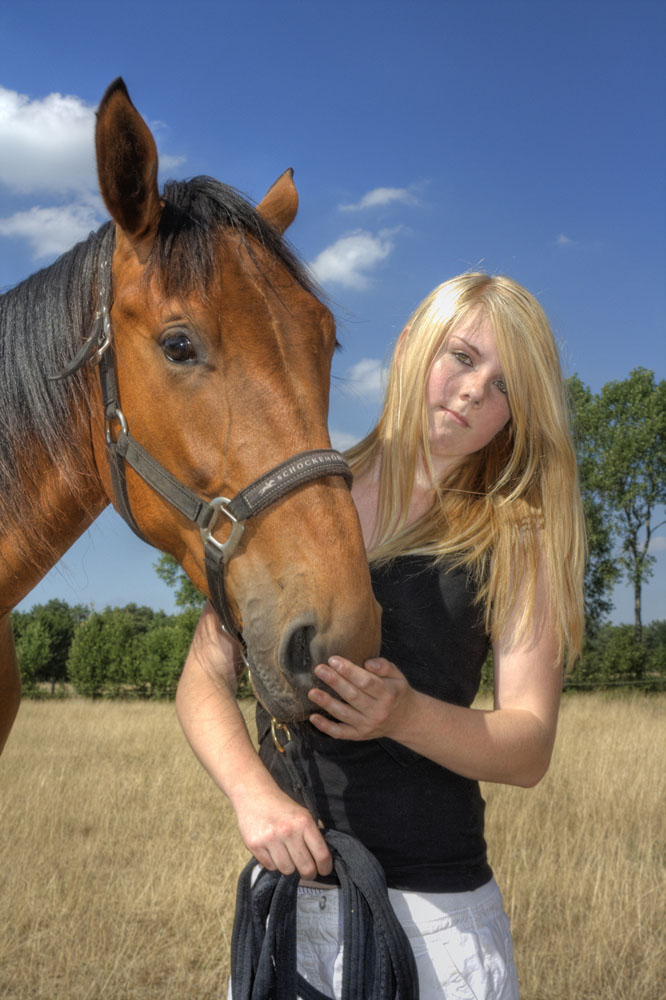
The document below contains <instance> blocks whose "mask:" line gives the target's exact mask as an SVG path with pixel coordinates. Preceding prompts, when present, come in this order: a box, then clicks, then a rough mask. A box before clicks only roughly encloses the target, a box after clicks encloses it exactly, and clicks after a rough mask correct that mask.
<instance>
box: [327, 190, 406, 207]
mask: <svg viewBox="0 0 666 1000" xmlns="http://www.w3.org/2000/svg"><path fill="white" fill-rule="evenodd" d="M394 201H398V202H402V203H403V204H404V205H416V204H418V202H417V200H416V198H415V197H414V195H413V194H412V193H411V191H410V190H409V189H408V188H391V187H378V188H373V189H372V191H368V192H367V193H366V194H364V195H363V197H362V198H361V200H360V201H359V202H357V203H356V204H355V205H339V206H338V208H339V209H340V211H341V212H359V211H362V210H363V209H364V208H377V207H378V206H381V205H390V204H391V202H394Z"/></svg>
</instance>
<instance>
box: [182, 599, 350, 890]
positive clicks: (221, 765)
mask: <svg viewBox="0 0 666 1000" xmlns="http://www.w3.org/2000/svg"><path fill="white" fill-rule="evenodd" d="M238 666H239V655H238V647H237V646H236V644H235V643H234V642H233V641H232V640H231V639H230V638H229V636H228V635H226V634H225V633H224V632H222V631H221V629H220V627H219V624H218V620H217V616H216V614H215V612H214V610H213V608H212V607H211V606H210V604H207V605H206V607H205V608H204V611H203V614H202V616H201V618H200V620H199V624H198V625H197V628H196V632H195V634H194V639H193V641H192V646H191V648H190V652H189V654H188V657H187V660H186V662H185V667H184V669H183V673H182V675H181V678H180V682H179V684H178V690H177V693H176V711H177V713H178V718H179V720H180V724H181V726H182V727H183V730H184V732H185V735H186V737H187V739H188V742H189V744H190V746H191V747H192V749H193V751H194V753H195V754H196V756H197V757H198V758H199V760H200V762H201V763H202V764H203V766H204V767H205V768H206V770H207V771H208V773H209V774H210V776H211V778H212V779H213V781H214V782H215V784H216V785H217V786H218V788H220V789H221V790H222V791H223V792H224V793H225V795H227V796H228V797H229V799H230V801H231V804H232V806H233V808H234V811H235V813H236V819H237V821H238V826H239V829H240V833H241V836H242V838H243V841H244V843H245V845H246V847H247V848H248V850H250V851H251V852H252V854H253V855H254V856H255V858H256V859H257V861H258V862H259V864H261V865H263V866H264V867H265V868H268V869H270V870H271V871H272V870H275V869H277V870H278V871H280V872H282V873H283V874H284V875H289V874H291V872H293V871H294V870H295V869H298V871H299V872H300V874H301V875H302V876H303V877H304V878H308V879H312V878H314V877H315V876H316V874H317V872H318V873H319V874H321V875H328V874H329V873H330V872H331V870H332V861H331V856H330V853H329V851H328V847H327V846H326V842H325V840H324V838H323V837H322V834H321V832H320V830H319V829H318V827H317V824H316V823H315V821H314V820H313V818H312V816H311V815H310V813H309V812H308V811H307V810H306V809H304V808H302V806H299V805H298V804H297V803H296V802H294V801H293V799H290V798H289V796H288V795H286V794H285V793H284V792H283V791H282V790H281V789H280V788H279V787H278V786H277V784H276V783H275V781H274V780H273V778H272V777H271V776H270V774H269V773H268V771H267V770H266V768H265V767H264V765H263V763H262V762H261V760H260V759H259V756H258V754H257V752H256V751H255V749H254V746H253V745H252V741H251V739H250V735H249V733H248V731H247V727H246V726H245V722H244V720H243V716H242V715H241V712H240V709H239V707H238V704H237V702H236V697H235V692H236V683H237V671H238Z"/></svg>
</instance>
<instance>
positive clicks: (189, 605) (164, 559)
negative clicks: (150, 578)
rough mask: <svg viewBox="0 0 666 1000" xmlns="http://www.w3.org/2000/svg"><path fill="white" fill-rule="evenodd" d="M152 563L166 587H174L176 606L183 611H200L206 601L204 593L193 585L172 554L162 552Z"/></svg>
mask: <svg viewBox="0 0 666 1000" xmlns="http://www.w3.org/2000/svg"><path fill="white" fill-rule="evenodd" d="M153 565H154V567H155V571H156V572H157V575H158V576H159V578H160V579H161V580H164V582H165V583H166V585H167V586H168V587H175V588H176V595H175V598H174V599H175V602H176V607H178V608H182V609H183V611H187V610H189V609H195V610H196V611H201V609H202V608H203V606H204V603H205V601H206V595H205V594H203V593H202V592H201V591H200V590H199V589H198V588H197V587H195V586H194V584H193V583H192V581H191V580H190V578H189V577H188V576H187V575H186V574H185V573H184V571H183V570H182V569H181V567H180V566H179V564H178V563H177V562H176V560H175V559H174V557H173V556H170V555H168V554H167V553H166V552H163V553H162V555H161V556H160V557H159V559H158V560H157V562H156V563H153Z"/></svg>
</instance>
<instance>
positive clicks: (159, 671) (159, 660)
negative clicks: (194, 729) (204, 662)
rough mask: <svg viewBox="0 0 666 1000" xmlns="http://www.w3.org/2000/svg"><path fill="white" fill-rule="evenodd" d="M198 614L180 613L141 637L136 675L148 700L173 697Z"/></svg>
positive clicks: (156, 625) (158, 624)
mask: <svg viewBox="0 0 666 1000" xmlns="http://www.w3.org/2000/svg"><path fill="white" fill-rule="evenodd" d="M197 617H198V615H197V614H192V612H184V613H183V614H182V615H174V616H173V617H171V618H168V619H165V620H164V621H162V622H159V623H156V624H155V625H154V626H153V627H152V628H151V629H149V630H148V631H147V632H146V633H145V635H144V636H143V638H142V641H141V644H140V646H139V655H140V657H141V667H140V676H141V679H142V682H143V685H144V689H145V696H146V697H149V698H174V697H175V694H176V687H177V685H178V680H179V678H180V675H181V672H182V669H183V665H184V663H185V658H186V656H187V652H188V650H189V648H190V644H191V642H192V636H193V634H194V629H195V626H196V620H197Z"/></svg>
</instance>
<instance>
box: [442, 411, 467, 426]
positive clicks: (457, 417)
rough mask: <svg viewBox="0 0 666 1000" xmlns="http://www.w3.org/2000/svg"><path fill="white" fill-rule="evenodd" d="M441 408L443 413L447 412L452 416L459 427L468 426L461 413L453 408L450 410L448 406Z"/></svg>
mask: <svg viewBox="0 0 666 1000" xmlns="http://www.w3.org/2000/svg"><path fill="white" fill-rule="evenodd" d="M442 409H443V410H444V412H445V413H448V414H449V415H450V416H451V417H453V419H454V421H455V422H456V423H457V424H460V426H461V427H469V424H468V423H467V421H466V420H465V418H464V417H463V415H462V413H456V411H455V410H450V409H449V408H448V406H443V407H442Z"/></svg>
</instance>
